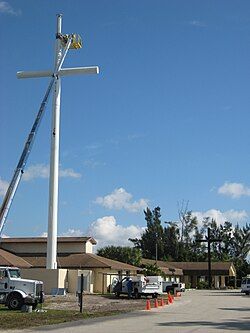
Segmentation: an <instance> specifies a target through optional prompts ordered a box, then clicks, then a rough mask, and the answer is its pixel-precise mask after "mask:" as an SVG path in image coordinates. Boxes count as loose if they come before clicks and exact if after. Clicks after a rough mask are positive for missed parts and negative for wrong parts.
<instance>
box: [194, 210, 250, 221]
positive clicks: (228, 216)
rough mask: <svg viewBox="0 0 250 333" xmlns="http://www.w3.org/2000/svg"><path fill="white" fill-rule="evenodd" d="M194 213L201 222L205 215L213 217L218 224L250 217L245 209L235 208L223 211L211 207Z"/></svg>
mask: <svg viewBox="0 0 250 333" xmlns="http://www.w3.org/2000/svg"><path fill="white" fill-rule="evenodd" d="M192 215H193V216H196V217H197V219H198V221H199V223H201V222H202V220H203V219H204V218H205V217H210V218H211V219H214V220H216V222H217V223H218V224H223V223H224V222H225V221H229V222H232V223H237V222H242V221H244V220H245V219H246V218H247V217H248V214H247V212H246V211H245V210H240V211H238V210H234V209H230V210H227V211H225V212H221V211H220V210H217V209H210V210H207V211H206V212H193V213H192Z"/></svg>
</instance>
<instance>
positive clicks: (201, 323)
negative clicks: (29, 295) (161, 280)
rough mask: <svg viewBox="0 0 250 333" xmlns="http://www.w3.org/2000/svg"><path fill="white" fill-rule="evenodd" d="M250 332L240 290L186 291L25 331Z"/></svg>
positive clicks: (247, 301)
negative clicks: (148, 305) (164, 301)
mask: <svg viewBox="0 0 250 333" xmlns="http://www.w3.org/2000/svg"><path fill="white" fill-rule="evenodd" d="M69 330H70V333H80V332H87V331H90V332H91V333H100V332H102V333H110V332H111V333H112V332H114V333H115V332H126V333H130V332H131V333H134V332H144V333H145V332H152V333H153V332H170V333H177V332H178V333H179V332H181V333H191V332H196V333H210V332H211V333H215V332H218V333H222V332H231V333H232V332H250V297H249V296H245V295H243V294H240V293H239V291H226V290H225V291H216V290H213V291H204V290H192V291H186V292H185V293H184V294H183V296H182V297H181V298H179V299H178V300H176V301H175V302H174V304H172V305H168V306H164V307H163V308H158V309H152V310H151V311H137V312H133V313H129V314H123V315H119V316H114V317H109V318H98V319H91V320H86V321H81V322H75V323H70V324H63V325H61V326H57V327H47V328H36V329H34V330H32V331H31V330H28V332H51V333H65V332H67V331H69Z"/></svg>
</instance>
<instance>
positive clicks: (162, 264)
mask: <svg viewBox="0 0 250 333" xmlns="http://www.w3.org/2000/svg"><path fill="white" fill-rule="evenodd" d="M141 263H142V265H146V264H149V265H154V264H155V263H156V261H155V260H153V259H145V258H142V260H141ZM157 266H158V267H159V268H160V269H161V270H162V271H163V272H164V273H165V274H167V275H174V276H176V275H177V276H180V275H183V271H182V269H181V268H177V267H176V266H174V265H172V263H167V262H166V261H162V260H157Z"/></svg>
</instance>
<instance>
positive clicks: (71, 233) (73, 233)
mask: <svg viewBox="0 0 250 333" xmlns="http://www.w3.org/2000/svg"><path fill="white" fill-rule="evenodd" d="M60 236H62V237H81V236H84V233H83V232H82V231H81V230H79V229H68V231H66V232H63V233H62V234H60Z"/></svg>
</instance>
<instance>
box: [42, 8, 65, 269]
mask: <svg viewBox="0 0 250 333" xmlns="http://www.w3.org/2000/svg"><path fill="white" fill-rule="evenodd" d="M61 33H62V15H60V14H59V15H57V31H56V43H55V69H54V71H56V69H57V67H58V65H59V63H60V61H61V58H62V43H61V40H60V38H59V35H60V34H61ZM55 75H56V77H55V83H54V95H53V106H52V112H53V114H52V126H51V127H52V128H51V151H50V182H49V212H48V238H47V263H46V268H48V269H56V268H57V261H56V254H57V219H58V178H59V135H60V102H61V78H60V76H59V75H57V73H55Z"/></svg>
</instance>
